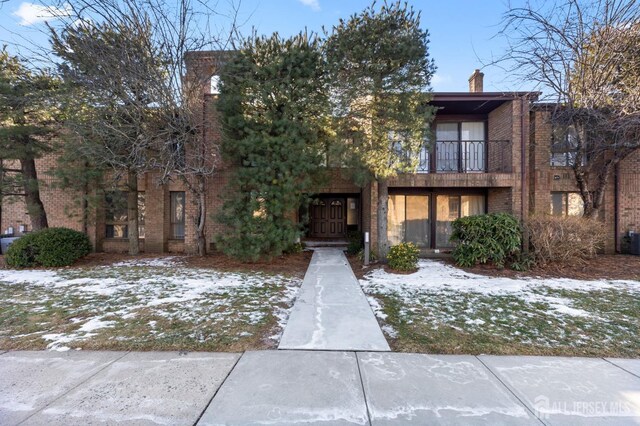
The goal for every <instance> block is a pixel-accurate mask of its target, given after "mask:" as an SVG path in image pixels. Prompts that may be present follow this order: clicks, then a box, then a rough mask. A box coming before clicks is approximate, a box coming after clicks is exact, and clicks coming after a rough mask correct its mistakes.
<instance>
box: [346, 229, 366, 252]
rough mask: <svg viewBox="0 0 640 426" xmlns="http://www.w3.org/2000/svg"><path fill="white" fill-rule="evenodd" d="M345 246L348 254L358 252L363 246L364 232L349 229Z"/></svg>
mask: <svg viewBox="0 0 640 426" xmlns="http://www.w3.org/2000/svg"><path fill="white" fill-rule="evenodd" d="M347 241H348V243H349V245H348V246H347V253H348V254H358V253H359V252H360V250H362V248H363V247H364V234H363V233H362V232H361V231H349V232H347Z"/></svg>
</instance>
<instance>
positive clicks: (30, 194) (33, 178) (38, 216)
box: [20, 158, 49, 231]
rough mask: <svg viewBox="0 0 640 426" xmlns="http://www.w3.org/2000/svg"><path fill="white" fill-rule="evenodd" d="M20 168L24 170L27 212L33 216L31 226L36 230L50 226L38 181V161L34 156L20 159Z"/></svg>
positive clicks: (23, 178)
mask: <svg viewBox="0 0 640 426" xmlns="http://www.w3.org/2000/svg"><path fill="white" fill-rule="evenodd" d="M20 169H21V171H22V182H23V187H24V195H25V202H26V204H27V212H28V213H29V217H30V218H31V228H32V229H33V230H34V231H39V230H40V229H44V228H48V227H49V222H48V221H47V213H46V212H45V210H44V204H42V200H41V199H40V183H39V181H38V172H37V171H36V162H35V160H34V159H33V158H27V159H23V160H20Z"/></svg>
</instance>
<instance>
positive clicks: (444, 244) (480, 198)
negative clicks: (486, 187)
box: [387, 194, 486, 249]
mask: <svg viewBox="0 0 640 426" xmlns="http://www.w3.org/2000/svg"><path fill="white" fill-rule="evenodd" d="M485 200H486V199H485V196H484V195H460V194H455V195H454V194H451V195H450V194H434V195H422V194H421V195H409V194H391V195H389V204H388V212H387V237H388V240H389V244H390V245H395V244H398V243H402V242H412V243H414V244H416V245H417V246H418V247H421V248H442V249H446V248H452V247H453V244H452V243H451V242H449V238H451V231H452V223H453V221H454V220H456V219H458V218H459V217H465V216H473V215H477V214H484V213H485V212H486V207H485ZM434 217H435V220H433V218H434ZM434 243H435V244H434Z"/></svg>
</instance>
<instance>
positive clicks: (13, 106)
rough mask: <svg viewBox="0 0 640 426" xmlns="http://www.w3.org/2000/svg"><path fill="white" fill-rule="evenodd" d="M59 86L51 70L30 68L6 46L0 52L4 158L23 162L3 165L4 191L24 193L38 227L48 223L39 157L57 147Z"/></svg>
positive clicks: (1, 150)
mask: <svg viewBox="0 0 640 426" xmlns="http://www.w3.org/2000/svg"><path fill="white" fill-rule="evenodd" d="M58 86H59V84H58V80H57V79H56V78H54V77H53V76H51V75H50V74H48V73H46V72H44V71H32V70H30V69H29V68H28V67H27V66H26V65H25V64H24V63H23V62H21V61H20V60H19V59H18V58H17V57H15V56H11V55H10V54H9V53H8V52H7V51H6V49H3V50H2V51H1V52H0V124H1V126H0V159H1V160H14V161H17V163H18V164H19V168H15V169H13V168H5V167H4V166H5V164H6V163H3V165H2V166H0V167H2V170H0V173H2V174H3V179H2V183H3V188H2V194H6V193H7V191H6V189H7V188H9V191H8V192H9V193H12V194H19V195H21V196H24V200H25V204H26V207H27V212H28V213H29V217H30V219H31V226H32V228H33V230H34V231H37V230H39V229H43V228H46V227H47V226H48V221H47V213H46V211H45V209H44V205H43V203H42V200H41V198H40V181H39V179H38V173H37V171H36V163H35V160H36V159H37V158H39V157H41V156H42V155H44V154H46V153H47V152H50V151H51V150H52V149H53V146H52V137H53V136H55V134H56V133H57V126H56V117H57V114H58V109H57V107H56V104H55V99H56V97H55V96H54V94H55V93H56V90H57V88H58ZM9 169H11V170H9ZM16 191H19V192H16Z"/></svg>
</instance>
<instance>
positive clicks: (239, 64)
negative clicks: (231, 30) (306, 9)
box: [218, 34, 329, 260]
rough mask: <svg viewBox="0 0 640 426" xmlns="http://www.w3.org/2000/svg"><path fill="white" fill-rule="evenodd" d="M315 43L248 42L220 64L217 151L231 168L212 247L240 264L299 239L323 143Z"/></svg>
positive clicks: (321, 76) (301, 39)
mask: <svg viewBox="0 0 640 426" xmlns="http://www.w3.org/2000/svg"><path fill="white" fill-rule="evenodd" d="M324 81H325V71H324V66H323V57H322V52H321V46H320V42H319V40H318V39H317V37H315V36H308V35H306V34H299V35H297V36H294V37H292V38H290V39H282V38H281V37H279V36H278V34H274V35H272V36H270V37H253V38H251V39H249V40H248V41H247V42H246V43H245V45H244V47H243V48H242V49H241V50H240V51H239V52H237V54H236V55H235V56H234V57H233V58H232V59H231V60H230V61H229V62H228V63H227V64H226V66H225V68H224V70H223V72H222V75H221V88H220V98H219V101H218V102H219V104H218V106H219V111H220V112H221V120H222V128H223V132H224V133H223V134H224V136H223V143H222V148H223V153H224V155H225V156H226V159H227V161H229V162H231V163H232V164H237V165H238V166H240V167H238V168H237V169H236V170H235V171H234V175H233V177H232V179H231V183H230V185H229V187H228V188H227V189H226V191H225V192H226V199H225V203H224V207H223V209H222V212H221V214H220V216H219V220H220V221H221V222H222V223H223V224H225V225H227V229H228V231H227V232H226V233H225V234H223V235H221V236H219V238H218V245H219V246H220V248H221V249H222V250H223V251H225V252H226V253H227V254H229V255H232V256H234V257H237V258H240V259H244V260H257V259H259V258H262V257H267V258H268V257H272V256H276V255H280V254H281V253H282V252H283V251H284V250H286V249H287V248H288V247H289V246H290V245H292V244H293V243H294V242H295V241H296V239H297V238H298V237H300V235H301V231H302V228H301V224H298V223H296V221H295V216H296V213H297V211H298V209H299V208H300V207H301V206H302V205H304V204H305V203H307V202H308V200H307V196H306V195H305V194H306V193H307V192H308V191H309V190H310V189H311V185H312V183H313V177H314V172H316V171H318V169H319V167H320V163H321V152H322V149H323V148H324V146H325V140H324V135H326V128H327V117H328V106H329V103H328V100H327V96H326V91H325V90H324V89H325V87H324Z"/></svg>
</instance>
